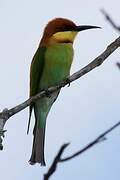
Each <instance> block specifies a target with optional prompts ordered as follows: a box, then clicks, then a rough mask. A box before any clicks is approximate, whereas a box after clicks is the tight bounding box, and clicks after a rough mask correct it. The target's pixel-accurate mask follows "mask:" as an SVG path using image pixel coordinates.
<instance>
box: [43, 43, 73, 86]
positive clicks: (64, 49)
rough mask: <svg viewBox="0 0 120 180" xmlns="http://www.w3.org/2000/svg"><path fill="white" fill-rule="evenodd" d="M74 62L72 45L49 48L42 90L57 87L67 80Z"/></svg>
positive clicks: (46, 55)
mask: <svg viewBox="0 0 120 180" xmlns="http://www.w3.org/2000/svg"><path fill="white" fill-rule="evenodd" d="M72 60H73V47H72V44H71V43H69V44H58V45H52V46H50V47H48V48H47V50H46V54H45V65H44V71H43V74H42V77H41V80H40V89H44V88H48V87H49V86H53V85H57V84H58V83H59V82H60V81H62V80H63V79H65V78H67V77H68V75H69V73H70V67H71V64H72Z"/></svg>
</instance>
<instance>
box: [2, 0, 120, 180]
mask: <svg viewBox="0 0 120 180" xmlns="http://www.w3.org/2000/svg"><path fill="white" fill-rule="evenodd" d="M119 7H120V1H118V0H114V1H112V0H111V1H109V0H92V1H88V0H84V1H81V0H74V1H68V0H61V1H55V0H51V1H47V0H44V1H40V0H34V1H28V0H26V1H24V0H21V1H15V0H11V1H7V0H0V22H1V26H0V50H1V51H0V82H1V86H0V109H1V110H3V109H4V108H11V107H14V106H15V105H17V104H19V103H21V102H23V101H25V100H26V99H27V98H28V92H29V68H30V63H31V60H32V57H33V55H34V53H35V51H36V49H37V47H38V44H39V41H40V38H41V37H42V33H43V29H44V26H45V25H46V23H47V22H48V21H49V20H51V19H53V18H55V17H64V18H68V19H71V20H73V21H74V22H75V23H76V24H78V25H81V24H82V25H83V24H89V25H98V26H101V27H102V29H96V30H89V31H85V32H81V33H79V35H78V36H77V38H76V40H75V42H74V49H75V55H74V62H73V65H72V69H71V74H72V73H74V72H76V71H77V70H79V69H81V68H82V67H84V66H85V65H87V64H88V63H89V62H91V61H92V60H93V59H94V58H95V57H96V56H98V55H99V54H100V53H101V52H103V51H104V50H105V48H106V47H107V45H108V44H109V43H111V42H112V41H113V40H115V39H116V38H117V37H118V36H119V34H118V32H116V31H115V30H114V29H113V28H112V27H111V26H110V25H109V23H108V22H106V20H105V19H104V17H103V15H102V14H101V12H100V9H101V8H104V9H105V10H106V11H107V12H108V13H109V14H110V15H111V16H112V17H113V19H114V20H115V22H116V23H117V24H120V22H119V19H120V18H119V17H120V11H119ZM119 53H120V50H119V49H118V50H116V51H115V52H114V53H113V54H112V55H111V56H110V57H109V58H108V59H107V60H106V61H105V62H104V63H103V65H101V66H100V67H98V68H96V69H94V70H93V71H91V72H90V73H88V74H86V75H85V76H83V77H82V78H80V79H79V80H77V81H75V82H73V83H72V84H71V85H70V87H65V88H63V89H62V90H61V93H60V95H59V97H58V99H57V101H56V102H55V103H54V105H53V107H52V109H51V111H50V113H49V116H48V119H47V129H46V143H45V157H46V164H47V166H46V167H41V166H40V165H38V164H37V165H35V166H30V165H29V163H28V160H29V158H30V154H31V149H32V129H33V126H34V117H33V116H32V125H31V128H30V133H29V135H27V134H26V129H27V122H28V108H26V109H25V110H23V111H21V112H20V113H18V114H16V115H14V116H13V117H11V118H10V119H9V120H8V122H7V124H6V126H5V129H6V130H7V132H6V134H5V139H4V142H3V145H4V149H3V151H1V152H0V162H1V163H0V178H1V179H4V180H8V179H9V180H24V179H28V178H29V180H40V179H43V174H44V173H46V172H47V170H48V168H49V167H50V165H51V163H52V161H53V159H54V156H55V155H56V153H57V152H58V150H59V148H60V147H61V145H62V144H63V143H67V142H70V145H69V147H67V149H66V151H65V152H64V154H63V156H64V157H66V156H68V155H71V154H72V153H74V152H76V151H77V150H79V149H81V148H82V147H84V146H85V145H86V144H88V143H89V142H90V141H92V140H94V139H95V138H96V137H97V136H98V135H99V134H100V133H102V132H103V131H105V130H106V129H108V128H109V127H110V126H112V125H113V124H115V123H116V122H118V121H119V120H120V111H119V108H120V101H119V99H120V93H119V92H120V83H119V81H120V71H119V70H118V68H117V67H116V62H119V61H120V58H119ZM119 154H120V128H117V129H115V130H114V131H113V132H112V133H111V134H110V135H108V136H107V140H106V141H105V142H103V143H100V144H99V145H96V146H95V147H93V148H91V149H90V150H88V151H86V152H85V153H84V154H83V155H81V156H79V157H77V158H75V159H73V160H71V161H69V162H65V163H62V164H59V165H58V168H57V171H56V172H55V174H54V175H53V176H52V177H51V180H61V179H69V180H73V179H74V180H78V179H84V180H89V179H92V180H96V179H97V180H101V179H109V180H114V179H115V180H119V179H120V165H119V162H120V155H119Z"/></svg>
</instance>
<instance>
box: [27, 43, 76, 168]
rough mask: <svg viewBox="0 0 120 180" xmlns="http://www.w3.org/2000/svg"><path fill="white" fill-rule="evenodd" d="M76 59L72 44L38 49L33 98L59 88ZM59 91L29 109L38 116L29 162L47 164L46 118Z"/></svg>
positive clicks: (32, 87) (33, 68)
mask: <svg viewBox="0 0 120 180" xmlns="http://www.w3.org/2000/svg"><path fill="white" fill-rule="evenodd" d="M72 60H73V47H72V44H71V43H56V44H53V45H50V46H48V47H47V48H43V47H39V48H38V50H37V52H36V54H35V56H34V58H33V61H32V64H31V72H30V96H33V95H35V94H37V93H38V92H40V91H41V90H46V89H47V88H48V87H50V86H54V85H57V84H58V83H59V82H60V81H62V80H63V79H65V78H67V77H68V75H69V73H70V67H71V63H72ZM58 93H59V91H58V92H55V93H53V94H51V95H50V97H44V98H42V99H40V100H38V101H37V102H36V103H34V104H33V105H31V107H30V117H31V112H32V109H34V113H35V121H36V122H35V127H34V142H33V151H32V156H31V159H30V163H31V164H34V163H36V162H39V163H41V164H42V165H45V160H44V138H45V125H46V118H47V115H48V113H49V111H50V108H51V106H52V104H53V102H54V101H55V100H56V98H57V96H58Z"/></svg>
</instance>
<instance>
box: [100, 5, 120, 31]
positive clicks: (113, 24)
mask: <svg viewBox="0 0 120 180" xmlns="http://www.w3.org/2000/svg"><path fill="white" fill-rule="evenodd" d="M101 12H102V14H103V15H104V16H105V18H106V20H107V21H108V22H109V23H110V24H111V25H112V27H113V28H114V29H115V30H117V31H119V32H120V26H118V25H116V23H115V22H114V21H113V19H112V18H111V17H110V15H109V14H108V13H107V12H106V11H105V10H104V9H101Z"/></svg>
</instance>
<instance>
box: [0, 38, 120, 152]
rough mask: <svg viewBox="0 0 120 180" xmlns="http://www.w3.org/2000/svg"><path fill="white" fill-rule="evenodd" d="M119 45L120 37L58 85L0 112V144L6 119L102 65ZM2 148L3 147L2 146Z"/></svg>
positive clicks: (0, 143)
mask: <svg viewBox="0 0 120 180" xmlns="http://www.w3.org/2000/svg"><path fill="white" fill-rule="evenodd" d="M118 47H120V37H118V38H117V39H116V40H115V41H114V42H112V43H111V44H110V45H109V46H108V47H107V48H106V49H105V51H104V52H103V53H101V54H100V55H99V56H98V57H97V58H95V59H94V60H93V61H92V62H91V63H89V64H88V65H87V66H85V67H84V68H82V69H81V70H79V71H77V72H76V73H74V74H73V75H72V76H70V77H68V78H67V79H65V80H64V81H62V82H60V83H59V84H58V85H57V86H54V87H50V88H48V89H47V90H46V91H41V92H40V93H38V94H37V95H35V96H33V97H31V98H29V99H28V100H26V101H25V102H23V103H21V104H19V105H17V106H15V107H13V108H11V109H9V110H8V109H5V111H3V112H1V113H0V145H1V146H2V136H3V135H4V130H3V128H4V126H5V123H6V121H7V120H8V119H9V118H10V117H11V116H13V115H14V114H16V113H18V112H20V111H22V110H23V109H25V108H26V107H28V106H29V105H31V104H32V103H34V102H35V101H37V100H38V99H40V98H43V97H45V96H47V95H48V93H49V94H50V93H53V92H55V91H56V90H58V89H61V88H62V87H64V86H66V85H67V84H69V83H71V82H73V81H75V80H76V79H78V78H80V77H82V76H83V75H85V74H87V73H88V72H90V71H91V70H93V69H94V68H96V67H98V66H100V65H101V64H102V63H103V62H104V61H105V60H106V59H107V57H108V56H110V55H111V54H112V53H113V52H114V51H115V50H116V49H117V48H118ZM1 149H2V148H1Z"/></svg>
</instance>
